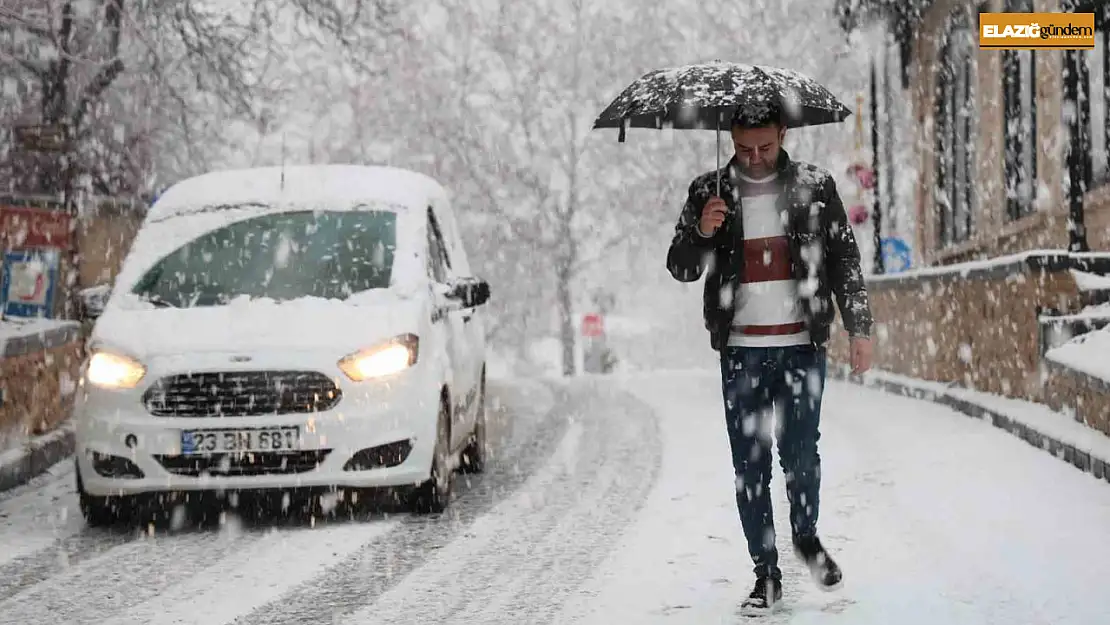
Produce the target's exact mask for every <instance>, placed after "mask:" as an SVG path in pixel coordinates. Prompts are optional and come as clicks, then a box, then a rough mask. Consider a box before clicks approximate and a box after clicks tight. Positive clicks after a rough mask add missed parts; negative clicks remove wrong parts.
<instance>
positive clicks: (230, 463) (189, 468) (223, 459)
mask: <svg viewBox="0 0 1110 625" xmlns="http://www.w3.org/2000/svg"><path fill="white" fill-rule="evenodd" d="M330 453H331V450H330V449H317V450H313V451H296V452H280V451H265V452H251V453H242V454H211V455H206V456H160V455H155V456H154V459H155V460H157V461H158V462H159V463H160V464H161V465H162V466H163V467H165V468H166V470H167V471H169V472H170V473H173V474H174V475H189V476H192V477H199V476H200V475H203V474H210V475H238V476H245V475H289V474H292V473H305V472H307V471H313V470H315V469H316V467H318V466H319V465H320V463H321V462H323V461H324V459H326V458H327V457H328V454H330Z"/></svg>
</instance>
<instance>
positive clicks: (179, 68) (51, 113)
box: [0, 0, 393, 208]
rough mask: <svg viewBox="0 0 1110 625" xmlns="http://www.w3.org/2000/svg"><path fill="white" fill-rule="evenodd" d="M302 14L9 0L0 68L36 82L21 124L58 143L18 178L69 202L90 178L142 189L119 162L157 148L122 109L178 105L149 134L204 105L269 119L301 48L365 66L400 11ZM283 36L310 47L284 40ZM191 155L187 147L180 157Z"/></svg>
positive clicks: (164, 0)
mask: <svg viewBox="0 0 1110 625" xmlns="http://www.w3.org/2000/svg"><path fill="white" fill-rule="evenodd" d="M292 6H293V11H292V12H290V10H289V9H288V8H287V7H288V5H287V4H286V3H283V2H279V1H278V0H240V1H238V2H234V3H231V2H226V3H225V2H221V3H211V2H202V1H200V0H83V1H78V0H4V1H3V2H0V68H2V69H4V70H6V71H17V72H19V73H20V74H21V76H22V77H23V79H24V80H25V81H26V82H27V83H29V84H30V85H32V86H33V88H32V89H31V90H30V93H32V94H34V96H35V97H34V98H28V99H27V102H26V104H27V105H26V106H25V108H24V109H23V110H22V111H20V117H21V118H22V120H23V125H24V126H25V127H27V128H32V129H36V130H38V131H39V132H38V133H37V134H39V135H45V136H39V137H37V140H36V141H33V142H34V143H37V144H38V145H35V146H31V147H43V146H42V144H43V143H46V142H48V141H49V142H53V143H54V144H55V145H54V146H53V147H55V148H56V149H57V150H58V152H56V153H55V156H54V157H50V158H42V157H38V158H36V157H35V156H34V155H32V154H29V153H27V152H23V153H22V154H20V155H19V156H20V158H18V159H16V160H18V161H19V162H20V163H21V164H23V165H24V167H23V168H22V169H23V171H21V172H19V171H18V169H19V168H17V173H19V174H22V175H21V176H17V178H21V179H22V183H23V186H24V187H27V188H31V189H33V190H34V191H38V192H41V193H46V194H52V195H62V196H64V197H66V198H68V199H69V200H70V201H72V198H73V190H74V189H73V186H74V184H75V182H76V181H77V180H78V178H79V177H82V176H85V177H87V178H88V179H89V184H90V185H91V186H92V189H93V190H94V191H97V192H100V193H111V192H121V191H122V192H130V193H134V192H137V191H138V189H136V188H134V187H135V186H136V184H137V183H139V182H141V181H142V179H143V178H144V176H139V177H138V180H136V179H135V178H134V177H132V179H131V180H127V181H124V180H123V179H122V178H124V177H125V176H123V174H124V173H125V172H126V171H127V170H128V169H129V167H128V165H126V164H121V160H125V159H126V158H127V157H128V156H129V155H132V154H135V153H136V150H135V148H136V147H137V143H138V142H147V146H146V147H147V148H150V147H151V146H150V144H151V143H156V142H157V140H156V139H152V138H151V137H149V136H146V133H145V132H144V133H140V134H139V136H136V133H134V132H131V133H128V132H127V130H128V128H127V126H128V124H133V123H134V118H129V117H125V116H124V115H119V114H113V113H120V112H122V110H124V109H126V108H128V105H129V104H130V107H131V108H132V109H134V108H139V107H142V106H151V105H152V104H163V105H168V106H164V107H162V108H160V109H156V112H168V113H170V114H171V115H173V116H175V117H176V119H174V118H171V119H168V120H167V119H164V118H163V119H160V120H157V121H158V123H153V122H151V121H149V120H151V119H152V118H153V117H154V116H152V115H150V114H147V115H143V116H141V117H142V118H145V119H147V120H148V122H147V123H146V124H145V127H143V128H142V130H144V131H160V130H161V131H164V130H166V129H167V128H169V127H173V126H175V125H177V126H179V127H180V128H184V129H185V132H188V128H189V127H191V126H193V125H194V123H193V121H192V120H191V119H189V117H190V115H191V114H192V113H195V112H196V111H197V110H198V109H199V110H205V111H207V112H209V113H210V112H211V110H210V107H211V106H212V105H213V104H215V105H217V106H219V107H220V109H221V112H224V113H225V114H230V115H237V116H241V117H244V118H247V119H252V120H255V119H259V118H260V117H264V114H265V111H261V110H259V102H266V101H268V100H270V99H271V98H269V97H267V96H273V94H274V91H275V90H276V88H277V87H276V86H275V85H274V84H267V82H266V79H267V76H268V70H269V69H271V68H272V66H273V65H277V64H281V63H282V62H283V61H288V60H289V58H290V57H288V56H286V55H287V54H291V53H292V54H294V55H295V52H296V51H297V48H295V47H294V45H295V44H300V47H301V49H303V48H304V47H305V42H306V41H308V42H311V41H312V37H313V36H314V37H316V38H317V39H319V40H320V41H321V42H323V43H322V45H335V44H338V46H339V47H340V48H342V49H344V50H345V51H347V52H348V53H349V54H348V56H347V59H346V60H347V61H348V62H355V61H356V60H357V62H359V63H361V64H362V65H363V66H366V61H365V58H366V57H365V55H364V54H363V53H364V52H365V51H366V46H367V43H368V42H374V41H377V40H378V39H379V38H376V37H374V36H372V35H371V33H378V34H380V33H382V32H384V31H387V30H388V28H390V27H391V26H390V16H391V15H392V13H393V8H392V0H350V1H343V0H312V1H308V0H297V1H296V2H294V3H292ZM290 26H292V27H293V29H292V30H290V29H289V27H290ZM284 32H293V33H296V34H297V35H299V36H300V37H301V39H300V40H299V41H288V40H286V41H282V36H283V33H284ZM282 69H284V68H282ZM120 84H125V85H126V86H127V87H128V92H127V93H118V94H116V95H115V97H112V96H111V94H110V90H111V89H112V88H113V87H115V86H118V85H120ZM135 94H141V95H143V96H145V98H138V99H137V100H132V101H131V102H130V103H129V102H128V95H132V96H134V95H135ZM36 109H37V110H36ZM101 121H104V122H105V123H106V126H105V125H103V124H101V125H98V122H101ZM31 134H35V133H31ZM97 135H99V136H97ZM106 136H108V137H111V138H113V139H114V140H104V139H105V137H106ZM94 137H96V138H98V139H100V141H97V142H94V141H92V139H93V138H94ZM32 139H35V138H34V137H32ZM188 148H189V145H188V142H186V145H178V146H176V147H175V149H174V151H177V150H182V149H184V150H188ZM105 150H111V151H113V152H114V154H112V155H106V154H105V153H104V152H105ZM139 152H140V153H142V152H148V153H149V150H139ZM109 156H111V157H109ZM83 157H84V158H83ZM104 163H109V164H111V166H109V167H103V166H102V164H104ZM27 165H29V167H28V166H27ZM134 165H135V163H132V164H131V166H134ZM144 173H147V174H149V173H150V172H144ZM71 208H72V207H71Z"/></svg>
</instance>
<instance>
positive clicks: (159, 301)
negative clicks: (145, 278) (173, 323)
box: [143, 294, 178, 308]
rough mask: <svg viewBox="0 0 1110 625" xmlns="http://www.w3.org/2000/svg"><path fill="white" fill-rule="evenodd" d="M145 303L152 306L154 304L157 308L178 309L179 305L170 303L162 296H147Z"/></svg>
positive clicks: (144, 299)
mask: <svg viewBox="0 0 1110 625" xmlns="http://www.w3.org/2000/svg"><path fill="white" fill-rule="evenodd" d="M143 301H146V302H150V303H151V304H154V306H155V307H157V308H178V306H177V304H172V303H170V302H169V301H168V300H166V299H163V298H162V296H160V295H153V294H151V295H147V296H146V297H144V298H143Z"/></svg>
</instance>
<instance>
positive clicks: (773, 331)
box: [733, 321, 806, 336]
mask: <svg viewBox="0 0 1110 625" xmlns="http://www.w3.org/2000/svg"><path fill="white" fill-rule="evenodd" d="M733 328H735V329H737V330H739V331H740V332H741V333H742V334H747V335H749V336H784V335H787V334H797V333H799V332H801V331H802V330H805V329H806V324H805V323H803V322H801V321H799V322H797V323H781V324H779V325H773V326H733Z"/></svg>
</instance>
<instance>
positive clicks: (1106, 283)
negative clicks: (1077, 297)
mask: <svg viewBox="0 0 1110 625" xmlns="http://www.w3.org/2000/svg"><path fill="white" fill-rule="evenodd" d="M1071 275H1072V276H1073V277H1074V278H1075V284H1076V286H1078V287H1079V290H1080V291H1102V290H1110V276H1100V275H1098V274H1095V273H1088V272H1086V271H1076V270H1074V269H1073V270H1072V272H1071Z"/></svg>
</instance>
